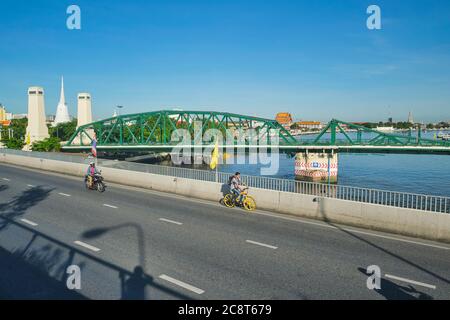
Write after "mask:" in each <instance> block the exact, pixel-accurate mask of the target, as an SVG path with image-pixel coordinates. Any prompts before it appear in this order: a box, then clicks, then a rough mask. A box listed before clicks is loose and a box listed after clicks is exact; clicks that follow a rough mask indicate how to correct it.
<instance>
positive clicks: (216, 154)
mask: <svg viewBox="0 0 450 320" xmlns="http://www.w3.org/2000/svg"><path fill="white" fill-rule="evenodd" d="M218 163H219V141H218V140H217V141H216V146H215V147H214V150H213V152H212V154H211V163H210V164H209V166H210V167H211V169H213V170H214V169H215V168H216V167H217V165H218Z"/></svg>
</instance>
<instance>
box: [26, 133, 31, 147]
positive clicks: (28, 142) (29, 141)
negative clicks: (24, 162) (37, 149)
mask: <svg viewBox="0 0 450 320" xmlns="http://www.w3.org/2000/svg"><path fill="white" fill-rule="evenodd" d="M25 143H26V144H27V146H29V145H30V144H31V137H30V133H28V134H27V140H26V141H25Z"/></svg>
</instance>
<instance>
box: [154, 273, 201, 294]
mask: <svg viewBox="0 0 450 320" xmlns="http://www.w3.org/2000/svg"><path fill="white" fill-rule="evenodd" d="M159 278H160V279H162V280H166V281H168V282H170V283H173V284H176V285H177V286H180V287H182V288H184V289H187V290H189V291H192V292H194V293H196V294H202V293H204V292H205V291H204V290H202V289H199V288H197V287H194V286H192V285H190V284H188V283H185V282H183V281H180V280H177V279H174V278H172V277H169V276H166V275H165V274H162V275H160V276H159Z"/></svg>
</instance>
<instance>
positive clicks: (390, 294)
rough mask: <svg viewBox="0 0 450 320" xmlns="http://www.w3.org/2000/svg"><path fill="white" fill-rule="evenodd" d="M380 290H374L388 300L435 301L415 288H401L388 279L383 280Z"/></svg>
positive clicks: (362, 270)
mask: <svg viewBox="0 0 450 320" xmlns="http://www.w3.org/2000/svg"><path fill="white" fill-rule="evenodd" d="M358 270H359V271H360V272H361V273H363V274H365V275H366V276H370V275H371V274H368V273H367V271H366V269H364V268H358ZM380 287H381V288H380V289H374V291H375V292H377V293H378V294H380V295H382V296H383V297H385V298H386V300H433V297H432V296H430V295H428V294H426V293H424V292H421V291H418V290H416V289H415V288H414V287H413V286H411V285H409V286H400V285H398V284H396V283H394V282H392V281H390V280H387V279H386V278H381V283H380Z"/></svg>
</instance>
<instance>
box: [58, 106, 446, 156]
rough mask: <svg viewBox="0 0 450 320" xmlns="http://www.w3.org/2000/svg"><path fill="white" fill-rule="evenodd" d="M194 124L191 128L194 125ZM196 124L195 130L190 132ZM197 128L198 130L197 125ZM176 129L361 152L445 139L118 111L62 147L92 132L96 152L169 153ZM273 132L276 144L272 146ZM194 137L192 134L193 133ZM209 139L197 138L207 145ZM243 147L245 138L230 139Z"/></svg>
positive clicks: (422, 147)
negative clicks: (298, 131)
mask: <svg viewBox="0 0 450 320" xmlns="http://www.w3.org/2000/svg"><path fill="white" fill-rule="evenodd" d="M196 125H197V127H196ZM196 128H197V130H196ZM199 128H200V129H199ZM177 129H185V130H187V132H189V135H190V136H191V137H192V139H193V141H195V139H196V138H198V137H197V136H198V135H201V136H203V135H204V134H205V132H206V131H207V130H208V129H217V130H219V131H221V132H222V133H223V134H224V135H225V131H226V130H244V131H245V130H249V129H253V130H254V131H255V132H256V134H257V135H258V137H259V144H260V145H261V142H262V141H263V142H264V145H265V147H268V148H269V149H271V148H275V147H276V148H278V149H279V150H280V151H281V152H286V153H295V152H300V151H311V152H323V151H331V152H334V151H336V152H367V153H444V154H450V142H449V141H441V140H437V139H427V138H423V137H422V135H421V131H420V130H417V131H416V133H415V134H413V133H412V131H409V132H406V133H404V134H400V133H396V134H393V133H386V132H381V131H377V130H374V129H371V128H368V127H365V126H361V125H356V124H353V123H349V122H344V121H340V120H336V119H333V120H331V121H330V122H329V123H328V124H327V125H326V126H325V127H324V129H323V130H322V131H320V132H319V133H317V134H316V135H312V136H311V135H308V136H305V135H302V136H298V137H294V136H293V135H291V134H290V133H289V131H288V130H286V129H285V128H284V127H283V126H282V125H280V124H279V123H278V122H277V121H275V120H270V119H264V118H259V117H252V116H244V115H239V114H233V113H225V112H210V111H169V110H163V111H154V112H146V113H138V114H131V115H120V116H117V117H114V118H109V119H105V120H100V121H97V122H93V123H90V124H87V125H84V126H81V127H79V128H78V129H77V131H76V132H75V133H74V134H73V135H72V137H71V138H70V140H69V141H68V142H67V143H66V144H65V145H64V146H63V150H66V151H77V150H88V149H90V147H91V143H92V139H93V137H94V135H95V137H96V139H97V148H98V149H99V150H113V151H117V150H133V151H145V150H153V151H171V150H172V149H173V147H174V146H175V145H176V144H177V143H178V142H173V141H172V140H171V138H172V134H173V132H174V131H175V130H177ZM274 132H275V133H276V135H277V138H278V139H277V140H278V141H279V145H277V146H274V145H272V141H273V140H272V138H273V134H274ZM196 135H197V136H196ZM213 142H214V141H212V140H211V141H203V144H204V145H205V146H206V145H208V146H210V145H211V143H213ZM235 144H236V146H237V147H238V148H248V147H249V144H250V142H249V141H244V143H242V142H240V143H239V142H237V141H236V142H235Z"/></svg>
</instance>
